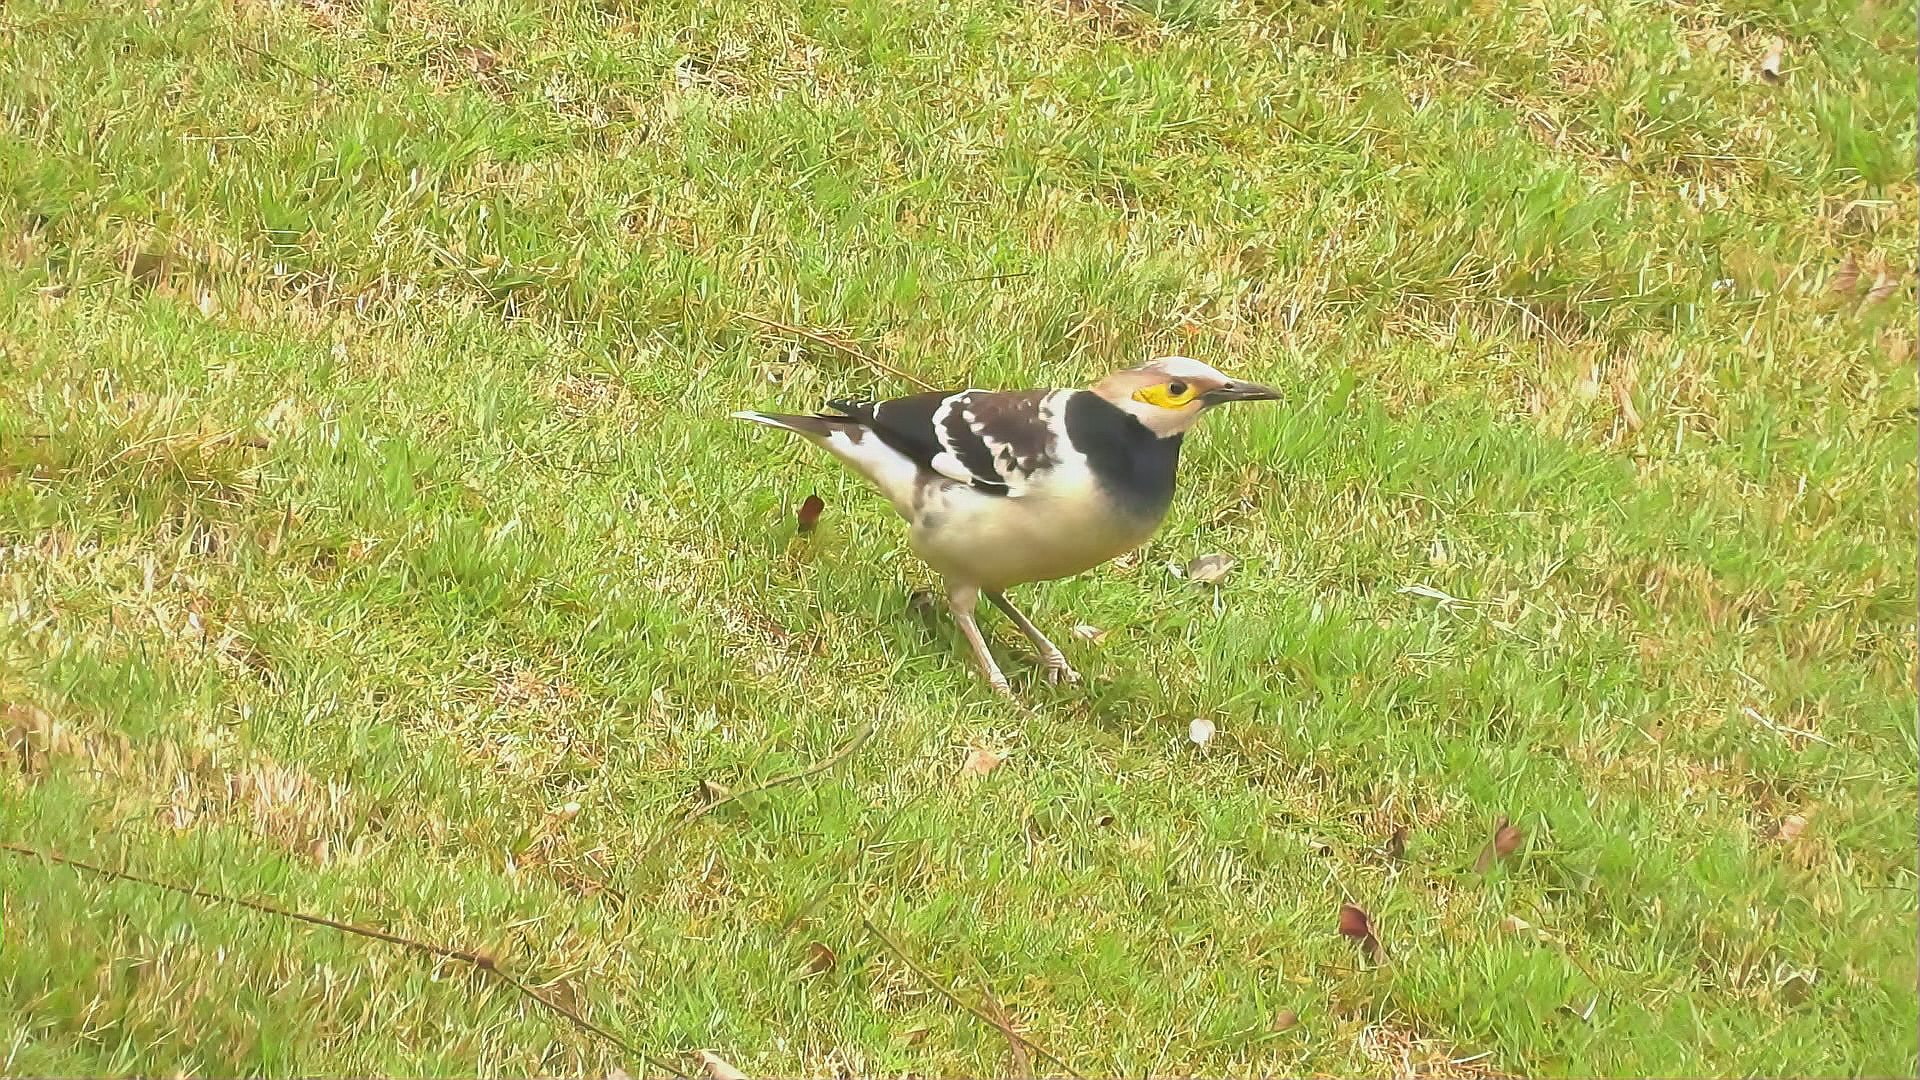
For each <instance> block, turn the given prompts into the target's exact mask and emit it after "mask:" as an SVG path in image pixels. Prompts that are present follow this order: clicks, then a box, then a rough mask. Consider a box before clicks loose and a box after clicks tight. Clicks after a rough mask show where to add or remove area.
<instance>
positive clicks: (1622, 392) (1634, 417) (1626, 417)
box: [1613, 379, 1647, 431]
mask: <svg viewBox="0 0 1920 1080" xmlns="http://www.w3.org/2000/svg"><path fill="white" fill-rule="evenodd" d="M1613 400H1614V402H1615V403H1616V404H1618V405H1619V406H1620V419H1621V420H1623V421H1625V422H1626V425H1627V429H1628V430H1629V431H1639V430H1640V429H1641V428H1643V427H1646V426H1647V422H1646V421H1645V420H1642V419H1641V418H1640V410H1639V409H1636V408H1634V407H1633V389H1632V388H1631V387H1629V386H1628V385H1627V384H1626V380H1624V379H1623V380H1621V381H1619V382H1616V383H1614V384H1613Z"/></svg>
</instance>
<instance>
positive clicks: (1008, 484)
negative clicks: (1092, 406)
mask: <svg viewBox="0 0 1920 1080" xmlns="http://www.w3.org/2000/svg"><path fill="white" fill-rule="evenodd" d="M1063 393H1065V392H1063V391H1055V390H1011V391H992V390H959V391H938V390H936V391H933V392H931V393H925V394H913V395H910V396H908V397H903V398H895V399H894V400H892V401H883V402H881V403H879V404H878V405H868V404H864V403H859V402H847V401H835V402H829V405H830V406H831V407H833V408H835V409H838V410H840V412H841V413H843V414H845V415H846V416H848V417H850V418H852V419H854V420H857V421H859V422H860V423H862V424H864V425H865V426H866V427H867V428H869V429H870V430H872V431H873V433H874V434H875V435H877V436H879V437H880V440H881V441H882V442H884V443H886V444H887V445H888V446H890V447H892V448H894V449H895V450H898V451H899V452H900V453H902V454H905V455H906V456H907V457H910V458H912V459H913V461H914V462H915V464H917V465H919V466H920V467H921V468H923V469H927V470H929V471H931V472H935V473H938V474H940V475H941V476H944V477H946V478H947V479H949V480H952V481H954V482H956V483H961V484H970V485H972V486H973V487H975V488H977V489H979V490H980V491H984V492H988V493H990V494H995V495H1019V494H1020V493H1021V492H1022V491H1023V490H1025V489H1026V488H1028V487H1029V486H1030V484H1031V482H1032V480H1033V479H1034V478H1035V477H1036V476H1037V475H1039V474H1040V473H1042V472H1044V471H1045V470H1047V469H1050V468H1052V467H1054V466H1055V465H1057V464H1058V463H1059V460H1060V446H1061V442H1062V440H1063V439H1064V437H1065V435H1064V425H1063V421H1062V416H1063V405H1062V403H1061V401H1060V395H1062V394H1063Z"/></svg>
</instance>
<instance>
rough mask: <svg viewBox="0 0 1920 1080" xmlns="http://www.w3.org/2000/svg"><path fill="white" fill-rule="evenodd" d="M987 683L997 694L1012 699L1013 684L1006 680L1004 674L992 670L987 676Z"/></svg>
mask: <svg viewBox="0 0 1920 1080" xmlns="http://www.w3.org/2000/svg"><path fill="white" fill-rule="evenodd" d="M987 685H988V686H991V687H993V692H994V693H996V694H999V695H1000V696H1001V697H1003V698H1006V699H1007V700H1008V701H1012V700H1013V684H1012V683H1010V682H1008V681H1007V677H1006V676H1005V675H1002V674H1000V673H999V672H997V671H996V672H994V673H993V674H992V675H989V676H987Z"/></svg>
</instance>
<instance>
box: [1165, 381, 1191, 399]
mask: <svg viewBox="0 0 1920 1080" xmlns="http://www.w3.org/2000/svg"><path fill="white" fill-rule="evenodd" d="M1167 393H1169V394H1172V395H1173V396H1174V397H1186V396H1187V384H1186V383H1183V382H1171V383H1168V384H1167Z"/></svg>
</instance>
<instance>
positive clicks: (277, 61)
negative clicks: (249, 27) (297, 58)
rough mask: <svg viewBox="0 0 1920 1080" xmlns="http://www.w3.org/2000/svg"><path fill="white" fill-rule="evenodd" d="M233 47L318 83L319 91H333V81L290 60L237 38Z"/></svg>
mask: <svg viewBox="0 0 1920 1080" xmlns="http://www.w3.org/2000/svg"><path fill="white" fill-rule="evenodd" d="M233 45H234V47H235V48H237V49H239V50H240V51H241V52H244V53H250V54H252V55H254V56H257V57H259V58H260V59H262V60H265V61H267V62H268V63H270V64H273V65H275V66H277V67H280V68H282V69H284V70H287V71H291V72H293V73H294V74H295V75H298V76H300V77H301V78H305V79H312V80H313V81H314V82H316V83H318V84H319V85H320V87H321V89H323V90H332V89H334V83H333V80H332V79H329V78H327V77H326V76H325V75H321V74H318V73H316V72H312V71H308V70H307V69H306V68H303V67H301V66H300V65H299V64H296V63H293V62H292V61H290V60H285V59H282V58H280V57H278V56H275V55H274V54H273V53H270V52H268V51H267V50H265V49H262V48H259V47H257V46H254V45H249V44H247V43H246V42H244V41H241V40H240V39H239V38H234V39H233Z"/></svg>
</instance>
